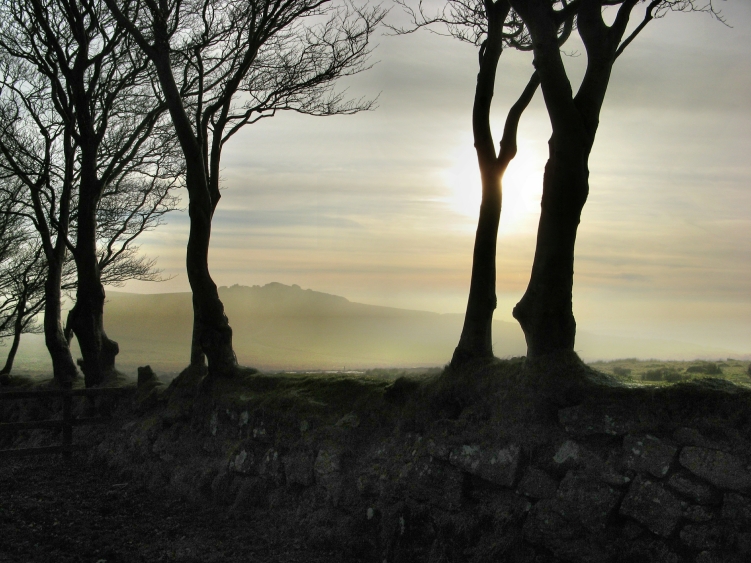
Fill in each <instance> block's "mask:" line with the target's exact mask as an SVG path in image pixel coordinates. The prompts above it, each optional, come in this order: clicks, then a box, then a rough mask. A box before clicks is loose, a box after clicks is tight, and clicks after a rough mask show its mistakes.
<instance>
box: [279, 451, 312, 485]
mask: <svg viewBox="0 0 751 563" xmlns="http://www.w3.org/2000/svg"><path fill="white" fill-rule="evenodd" d="M282 463H283V464H284V477H285V478H286V480H287V484H288V485H301V486H303V487H308V486H310V485H312V484H313V454H312V453H311V452H309V451H308V450H293V451H291V452H290V453H288V454H287V455H285V456H284V457H283V458H282Z"/></svg>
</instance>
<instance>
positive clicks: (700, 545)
mask: <svg viewBox="0 0 751 563" xmlns="http://www.w3.org/2000/svg"><path fill="white" fill-rule="evenodd" d="M680 538H681V542H683V543H684V544H685V545H687V546H688V547H690V548H692V549H696V550H699V551H706V550H711V549H716V548H717V547H720V546H721V545H723V544H724V543H725V541H726V533H725V529H724V528H723V526H722V525H720V524H719V523H717V522H713V523H709V524H686V525H685V526H684V527H683V529H682V530H681V533H680Z"/></svg>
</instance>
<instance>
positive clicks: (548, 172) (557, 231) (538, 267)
mask: <svg viewBox="0 0 751 563" xmlns="http://www.w3.org/2000/svg"><path fill="white" fill-rule="evenodd" d="M561 137H562V138H559V139H560V140H558V141H556V140H551V142H550V144H551V150H550V157H549V160H548V162H547V164H546V166H545V177H544V180H543V192H542V205H541V207H542V209H541V213H540V223H539V226H538V229H537V247H536V249H535V258H534V262H533V265H532V273H531V276H530V281H529V285H528V286H527V290H526V292H525V293H524V296H523V297H522V299H521V301H519V303H518V304H517V305H516V307H514V311H513V315H514V318H515V319H516V320H517V321H519V324H520V325H521V327H522V330H523V331H524V337H525V339H526V341H527V356H528V357H539V356H543V355H546V354H550V353H554V352H558V351H573V349H574V339H575V336H576V321H575V319H574V313H573V307H572V290H573V276H574V244H575V242H576V231H577V228H578V226H579V220H580V217H581V212H582V209H583V207H584V204H585V202H586V201H587V195H588V193H589V181H588V177H589V169H588V166H587V158H588V156H589V151H588V150H586V149H584V148H580V149H579V150H576V149H575V148H574V147H575V146H576V145H579V146H580V147H581V145H582V143H581V140H579V142H578V143H577V142H576V140H575V139H571V138H570V135H569V136H568V137H566V136H561ZM554 139H555V138H554ZM559 146H560V147H561V148H560V149H559V148H557V147H559Z"/></svg>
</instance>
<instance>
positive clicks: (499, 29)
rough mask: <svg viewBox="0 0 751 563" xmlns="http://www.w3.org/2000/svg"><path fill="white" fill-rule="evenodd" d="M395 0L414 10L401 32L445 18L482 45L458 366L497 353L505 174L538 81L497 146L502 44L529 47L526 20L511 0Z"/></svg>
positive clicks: (559, 33) (561, 32) (564, 31)
mask: <svg viewBox="0 0 751 563" xmlns="http://www.w3.org/2000/svg"><path fill="white" fill-rule="evenodd" d="M397 3H399V4H400V5H401V6H402V7H403V8H404V9H405V10H406V11H407V13H408V14H409V15H410V17H411V19H412V24H413V26H414V27H413V28H411V29H406V30H405V29H395V31H396V32H397V33H399V34H402V33H409V32H411V31H413V30H414V29H417V28H421V27H429V26H434V25H435V24H442V25H444V26H445V27H446V29H447V31H448V34H449V35H451V36H452V37H454V38H456V39H459V40H460V41H464V42H467V43H470V44H472V45H475V46H477V47H479V67H480V68H479V71H478V73H477V85H476V87H475V97H474V103H473V106H472V134H473V138H474V146H475V150H476V152H477V163H478V166H479V168H480V178H481V182H482V200H481V203H480V213H479V218H478V222H477V232H476V235H475V245H474V252H473V255H472V277H471V280H470V289H469V297H468V300H467V311H466V314H465V316H464V326H463V328H462V333H461V337H460V339H459V344H458V346H457V347H456V349H455V350H454V355H453V357H452V359H451V365H452V366H454V367H457V366H459V365H461V364H462V363H465V362H467V361H469V360H472V359H477V358H492V357H493V335H492V325H493V312H494V311H495V308H496V304H497V300H496V293H495V290H496V246H497V240H498V225H499V222H500V217H501V204H502V194H503V190H502V180H503V175H504V173H505V172H506V169H507V168H508V165H509V163H510V162H511V160H512V159H513V158H514V157H515V156H516V152H517V144H516V134H517V129H518V125H519V120H520V118H521V115H522V113H523V112H524V110H525V109H526V108H527V106H528V105H529V102H530V101H531V100H532V97H533V96H534V94H535V92H536V90H537V87H538V86H539V84H540V81H539V77H538V74H537V73H536V72H533V73H532V77H531V78H530V80H529V83H528V84H527V86H526V88H525V89H524V91H523V92H522V94H521V96H520V97H519V99H518V100H517V101H516V103H515V104H514V105H513V106H512V107H511V109H510V110H509V112H508V114H507V116H506V124H505V127H504V130H503V137H502V139H501V142H500V147H499V150H498V151H497V152H496V149H495V146H494V142H493V134H492V131H491V127H490V108H491V104H492V101H493V94H494V89H495V81H496V73H497V70H498V63H499V60H500V58H501V54H502V52H503V49H504V47H511V48H515V49H520V50H529V49H531V45H530V42H529V35H528V34H527V32H526V29H525V28H524V24H523V22H521V20H520V19H519V17H518V16H517V15H516V13H515V12H513V11H512V10H511V5H510V4H509V3H508V1H507V0H496V1H493V0H471V1H466V0H449V2H447V4H446V6H445V7H444V8H443V10H442V11H441V12H440V13H439V14H438V15H436V16H429V15H426V14H425V12H424V11H423V8H422V4H420V5H419V7H418V8H417V10H415V9H413V8H412V7H411V6H410V5H409V4H407V3H406V2H402V1H400V0H397ZM572 25H573V18H572V17H571V18H568V19H566V20H563V21H561V23H560V25H559V26H558V28H557V29H556V40H557V44H558V45H560V44H562V43H564V42H565V41H566V39H567V38H568V36H569V34H570V33H571V28H572ZM392 29H393V28H392ZM468 189H470V187H469V186H468Z"/></svg>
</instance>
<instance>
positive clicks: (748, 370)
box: [746, 364, 751, 377]
mask: <svg viewBox="0 0 751 563" xmlns="http://www.w3.org/2000/svg"><path fill="white" fill-rule="evenodd" d="M746 373H747V374H748V376H749V377H751V364H748V369H747V370H746Z"/></svg>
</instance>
